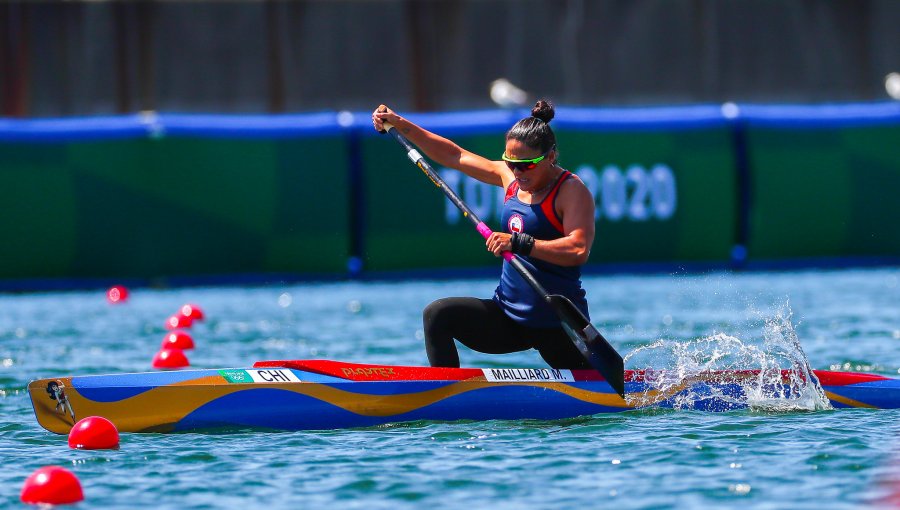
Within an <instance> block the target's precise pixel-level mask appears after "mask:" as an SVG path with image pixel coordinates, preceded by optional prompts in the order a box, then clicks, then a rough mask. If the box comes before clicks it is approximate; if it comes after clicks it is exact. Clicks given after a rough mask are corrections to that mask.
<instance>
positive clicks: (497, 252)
mask: <svg viewBox="0 0 900 510" xmlns="http://www.w3.org/2000/svg"><path fill="white" fill-rule="evenodd" d="M511 239H512V235H511V234H506V233H504V232H494V233H492V234H491V235H490V237H488V238H487V241H486V242H485V243H484V244H485V246H487V249H488V251H489V252H491V253H493V254H494V256H495V257H502V256H503V252H505V251H510V250H512V241H511Z"/></svg>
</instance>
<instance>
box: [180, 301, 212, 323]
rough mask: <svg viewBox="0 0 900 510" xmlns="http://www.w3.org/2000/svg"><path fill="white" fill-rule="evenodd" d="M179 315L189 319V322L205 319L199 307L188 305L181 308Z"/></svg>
mask: <svg viewBox="0 0 900 510" xmlns="http://www.w3.org/2000/svg"><path fill="white" fill-rule="evenodd" d="M180 313H181V315H183V316H185V317H190V318H191V320H195V321H202V320H203V319H205V318H206V316H205V315H204V314H203V310H201V309H200V307H199V306H197V305H193V304H190V303H188V304H186V305H184V306H182V307H181V311H180Z"/></svg>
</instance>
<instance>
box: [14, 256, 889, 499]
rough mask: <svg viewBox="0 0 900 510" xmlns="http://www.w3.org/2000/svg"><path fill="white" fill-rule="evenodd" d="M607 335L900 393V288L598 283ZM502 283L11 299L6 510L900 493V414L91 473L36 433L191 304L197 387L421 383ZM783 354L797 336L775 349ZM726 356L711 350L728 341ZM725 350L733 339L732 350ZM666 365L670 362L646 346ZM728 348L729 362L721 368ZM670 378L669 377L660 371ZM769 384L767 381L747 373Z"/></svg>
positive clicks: (387, 430) (163, 461)
mask: <svg viewBox="0 0 900 510" xmlns="http://www.w3.org/2000/svg"><path fill="white" fill-rule="evenodd" d="M585 284H586V287H587V289H588V296H589V299H590V306H591V311H592V315H593V319H594V323H595V324H596V325H597V326H598V327H599V328H600V329H601V330H603V331H604V333H605V335H606V336H607V338H609V339H610V341H611V343H612V344H613V345H614V346H615V347H616V349H618V350H619V351H620V352H622V353H623V354H628V353H634V352H635V351H636V350H637V349H639V348H642V347H643V348H644V349H642V350H640V351H638V352H637V353H635V354H632V355H631V356H629V358H628V362H627V363H626V368H643V367H645V366H648V365H647V364H648V363H649V364H653V363H658V364H665V365H669V364H672V363H676V364H677V363H681V362H683V359H682V358H680V357H678V356H672V352H673V349H672V346H686V347H685V349H686V350H687V351H690V350H691V349H701V348H703V349H709V348H717V346H718V348H720V349H723V350H727V349H732V351H733V349H734V345H738V346H740V348H739V350H740V351H741V352H738V353H735V352H731V353H730V355H731V357H732V359H737V360H738V362H745V363H753V362H754V360H755V359H756V358H755V357H757V356H759V353H763V354H764V355H765V354H766V353H769V354H771V355H772V359H775V360H778V359H781V358H780V357H779V353H777V352H770V351H778V350H779V349H783V348H784V345H783V344H781V343H779V339H777V338H776V339H773V338H772V331H771V326H772V324H776V325H781V326H782V329H785V328H786V330H787V333H788V334H787V335H786V336H791V337H794V338H796V339H797V340H799V343H800V345H801V346H802V349H803V354H805V358H806V359H808V361H809V364H810V365H811V366H812V367H813V368H816V369H841V370H860V371H868V372H874V373H878V374H883V375H892V376H898V372H900V349H898V347H900V270H898V269H877V270H874V269H873V270H852V271H834V272H800V273H752V274H737V275H733V274H712V275H693V276H686V275H658V276H602V277H589V278H587V279H586V282H585ZM494 286H495V282H494V281H492V280H459V281H429V282H407V283H356V282H354V283H335V284H306V285H291V286H285V285H273V286H270V287H258V288H240V287H233V288H199V289H178V290H166V291H160V290H150V289H134V290H133V291H132V297H131V299H130V300H129V302H128V303H127V304H125V305H122V306H110V305H108V304H107V303H106V302H105V299H104V294H103V292H102V291H95V292H78V293H47V294H30V295H0V414H2V416H3V420H2V422H0V459H2V467H0V506H2V507H7V506H9V507H15V506H17V505H20V503H18V501H19V499H18V498H19V491H20V490H21V487H22V483H23V482H24V480H25V478H26V477H27V476H28V475H29V474H30V473H31V472H33V471H34V470H35V469H37V468H39V467H41V466H45V465H51V464H56V465H62V466H64V467H67V468H68V469H70V470H72V471H73V472H74V473H75V474H76V475H77V476H78V477H79V478H80V480H81V483H82V486H83V487H84V492H85V498H86V499H85V502H83V503H81V504H80V505H79V506H78V507H79V508H154V509H164V508H172V509H175V508H178V509H182V508H186V509H201V508H251V507H258V506H261V507H266V508H269V509H278V508H340V509H357V508H358V509H377V508H385V509H387V508H390V509H400V508H423V507H429V508H461V507H468V508H492V509H493V508H510V509H513V508H515V509H518V508H573V507H576V506H580V507H586V506H590V507H599V508H606V507H612V508H678V509H683V508H735V507H740V508H811V509H812V508H814V509H817V510H819V509H822V508H829V509H830V508H872V507H879V506H884V505H885V503H884V501H885V498H887V497H889V496H890V495H891V494H897V493H900V481H898V480H900V434H898V432H900V411H896V410H864V409H860V410H855V409H854V410H831V411H814V412H810V411H801V410H787V411H785V410H780V408H778V407H777V406H774V405H773V406H768V407H767V406H762V407H760V408H755V409H753V410H744V411H737V412H728V413H718V414H715V413H704V412H698V411H691V410H674V411H673V410H649V411H635V412H629V413H622V414H613V415H598V416H595V417H584V418H579V419H571V420H562V421H527V420H526V421H488V422H468V423H459V422H457V423H442V422H413V423H404V424H395V425H392V426H386V427H379V428H373V429H358V430H339V431H318V432H315V431H314V432H280V433H264V432H258V431H237V432H231V433H227V434H224V433H217V434H172V435H156V434H123V435H122V440H121V447H120V449H119V450H114V451H76V450H70V449H69V448H68V446H67V442H66V438H65V436H59V435H55V434H52V433H49V432H46V431H45V430H43V429H42V428H40V427H39V426H38V425H37V423H36V422H35V420H34V416H33V414H32V411H31V406H30V402H29V400H28V398H27V396H26V395H25V392H24V388H25V386H26V384H27V383H28V381H29V380H31V379H35V378H39V377H48V376H53V375H85V374H94V373H108V372H123V371H146V370H149V365H150V360H151V358H152V356H153V354H154V353H155V352H156V350H157V348H158V347H159V343H160V341H161V340H162V336H163V334H164V329H163V321H164V320H165V318H166V317H167V316H168V315H170V314H172V313H173V312H174V311H175V310H177V308H178V307H179V306H180V305H181V304H183V303H186V302H193V303H197V304H199V305H200V306H201V307H202V308H203V309H204V311H205V312H206V314H207V316H208V320H207V321H206V322H204V323H202V324H200V325H198V326H196V327H195V328H194V329H193V330H192V332H191V333H192V335H193V337H194V340H195V342H196V343H197V348H196V349H195V350H194V351H189V353H188V355H189V357H190V359H191V363H192V365H193V366H195V367H240V366H248V365H250V364H252V362H254V361H257V360H261V359H302V358H328V359H338V360H344V361H355V362H367V363H393V364H407V365H415V364H424V363H425V356H424V353H423V349H422V346H421V337H422V333H421V319H420V313H421V309H422V308H423V307H424V306H425V305H426V304H427V303H428V302H429V301H431V300H432V299H435V298H438V297H441V296H447V295H476V296H489V295H490V293H491V292H492V290H493V287H494ZM782 333H784V331H783V330H782ZM717 335H718V336H717ZM723 338H728V339H731V344H729V345H730V347H729V346H726V345H725V344H726V343H728V342H725V341H724V340H722V339H723ZM654 342H656V343H657V345H660V346H662V347H660V348H650V349H648V348H647V346H649V345H651V344H654ZM726 347H727V349H726ZM460 357H461V360H462V363H463V365H464V366H542V362H541V360H540V358H539V357H538V356H537V354H536V353H534V352H525V353H519V354H512V355H506V356H488V355H482V354H478V353H473V352H471V351H467V350H465V349H464V348H463V349H461V356H460ZM659 368H670V367H659ZM747 368H755V367H752V366H751V367H747Z"/></svg>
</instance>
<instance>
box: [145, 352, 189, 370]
mask: <svg viewBox="0 0 900 510" xmlns="http://www.w3.org/2000/svg"><path fill="white" fill-rule="evenodd" d="M190 364H191V363H190V362H189V361H188V359H187V356H185V355H184V351H182V350H181V349H173V348H171V347H167V348H165V349H160V351H159V352H157V353H156V356H153V368H162V369H175V368H184V367H187V366H190Z"/></svg>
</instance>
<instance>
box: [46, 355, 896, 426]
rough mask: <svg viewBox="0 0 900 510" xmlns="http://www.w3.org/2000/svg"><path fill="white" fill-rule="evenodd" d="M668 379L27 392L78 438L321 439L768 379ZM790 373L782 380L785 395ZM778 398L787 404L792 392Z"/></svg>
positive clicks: (356, 370)
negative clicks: (200, 433) (109, 432)
mask: <svg viewBox="0 0 900 510" xmlns="http://www.w3.org/2000/svg"><path fill="white" fill-rule="evenodd" d="M659 374H660V373H658V372H645V371H626V376H625V382H626V384H625V387H626V396H625V398H624V399H623V398H622V397H620V396H619V395H618V394H616V393H615V391H614V390H613V389H612V388H611V387H610V385H609V384H608V383H607V382H606V381H605V380H604V379H603V377H602V376H601V375H600V374H598V373H597V372H595V371H592V370H556V369H549V368H485V369H480V368H432V367H409V366H393V365H365V364H357V363H344V362H337V361H329V360H277V361H260V362H257V363H255V364H254V365H253V367H251V368H225V369H200V370H182V371H171V372H146V373H127V374H112V375H93V376H72V377H59V378H49V379H39V380H35V381H32V382H31V383H29V385H28V391H29V394H30V396H31V400H32V405H33V407H34V411H35V416H36V418H37V421H38V423H39V424H40V425H41V426H42V427H44V428H45V429H47V430H49V431H51V432H55V433H58V434H68V432H69V430H70V429H71V428H72V426H73V425H74V424H75V423H76V422H77V421H78V420H79V419H81V418H84V417H87V416H103V417H105V418H107V419H109V420H110V421H112V422H113V423H114V424H115V425H116V427H117V428H118V429H119V431H121V432H176V431H188V430H202V429H216V428H235V429H243V428H259V429H273V430H319V429H338V428H350V427H370V426H376V425H383V424H388V423H397V422H404V421H416V420H438V421H450V420H489V419H560V418H571V417H576V416H585V415H593V414H599V413H610V412H622V411H629V410H633V409H637V408H644V407H651V406H656V407H674V406H676V405H680V404H677V403H679V402H680V403H683V401H684V396H685V395H689V396H690V398H692V399H694V400H696V401H695V402H693V403H692V406H691V408H693V409H698V410H708V411H727V410H731V409H738V408H741V407H747V403H746V398H743V393H744V387H745V386H744V382H746V381H748V380H754V379H758V378H759V376H760V373H759V371H753V370H747V371H736V372H713V373H706V374H702V376H696V377H694V378H692V379H691V380H689V381H682V382H680V383H679V384H677V385H674V386H668V387H666V388H665V389H663V390H661V389H659V387H658V386H655V385H654V384H653V381H654V380H656V379H658V376H659ZM775 375H776V379H777V373H776V374H775ZM815 375H816V376H817V377H818V379H819V382H820V383H821V386H822V388H823V389H824V391H825V395H826V397H827V398H828V399H829V401H830V402H831V404H832V406H834V407H836V408H839V407H870V408H900V380H897V379H892V378H888V377H883V376H879V375H873V374H861V373H852V372H828V371H815ZM789 376H790V374H789V373H787V371H785V372H783V373H782V374H781V377H782V379H783V381H784V384H785V386H787V381H788V379H789ZM776 386H778V385H777V384H776ZM773 391H775V392H776V393H777V392H780V393H779V394H782V395H783V394H784V391H785V388H784V387H782V388H777V387H776V388H773ZM679 397H681V398H680V399H679Z"/></svg>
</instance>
